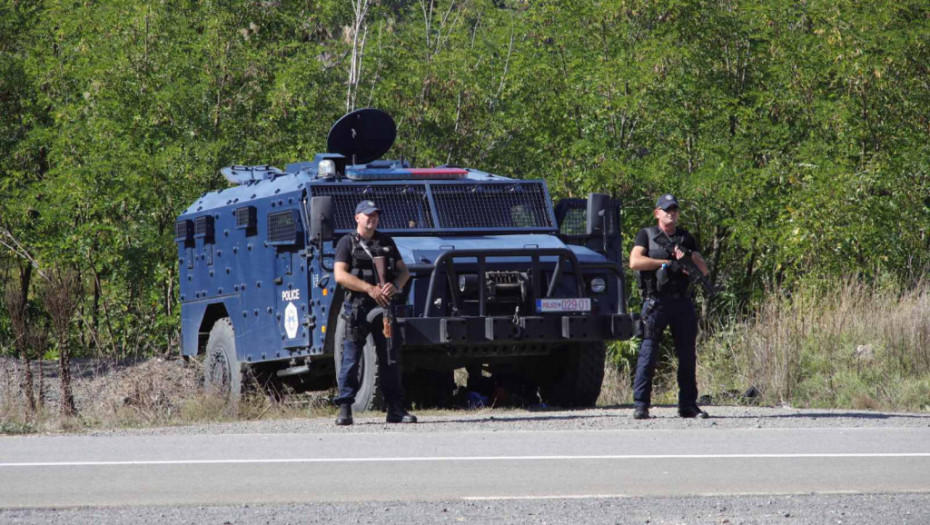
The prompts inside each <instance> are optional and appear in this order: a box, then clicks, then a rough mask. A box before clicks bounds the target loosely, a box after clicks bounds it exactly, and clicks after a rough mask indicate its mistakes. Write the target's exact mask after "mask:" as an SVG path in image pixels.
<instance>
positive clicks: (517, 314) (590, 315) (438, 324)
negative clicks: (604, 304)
mask: <svg viewBox="0 0 930 525" xmlns="http://www.w3.org/2000/svg"><path fill="white" fill-rule="evenodd" d="M492 257H493V258H502V257H515V258H520V259H522V258H526V259H529V263H530V267H529V268H528V269H527V271H526V272H521V273H525V274H527V275H529V276H530V278H529V279H528V282H527V285H528V288H529V290H528V294H529V300H523V301H522V302H519V303H516V304H514V313H513V314H512V315H488V311H487V310H488V302H489V300H491V301H493V300H494V295H495V294H494V290H493V288H489V287H490V286H491V284H490V283H491V281H492V280H493V279H489V278H488V277H487V276H488V274H491V273H494V272H491V271H489V270H488V261H487V259H488V258H492ZM541 257H557V262H556V264H555V267H554V269H552V270H551V277H550V278H549V280H548V286H547V288H546V290H545V292H543V290H542V284H543V283H542V281H543V279H542V278H541V277H542V276H543V274H544V272H549V270H548V269H546V268H543V265H542V264H541V263H540V258H541ZM456 259H468V262H465V263H464V264H461V263H460V264H459V265H458V266H459V267H458V268H457V265H456V263H455V262H454V261H455V260H456ZM566 263H567V264H566ZM461 266H466V267H469V270H466V272H464V273H463V272H462V271H461ZM582 270H584V271H588V272H590V271H601V272H603V271H607V272H610V273H611V274H612V275H613V277H614V279H615V280H616V281H615V282H616V288H615V290H616V293H617V294H618V295H619V297H618V298H617V302H616V304H617V309H618V310H619V311H618V312H610V313H605V312H597V311H593V312H592V311H586V312H555V313H553V312H540V311H539V310H541V309H540V308H538V307H539V306H540V305H541V304H542V301H559V300H563V301H581V302H584V303H583V304H586V305H588V306H589V308H588V309H589V310H590V309H591V308H590V305H591V304H593V301H592V300H591V299H590V298H588V297H587V294H586V290H585V285H584V278H583V275H582ZM411 272H412V273H413V274H414V275H415V276H424V277H425V274H429V288H428V289H427V293H426V300H425V305H426V308H425V312H424V313H423V315H422V316H405V315H404V313H406V312H398V315H397V326H398V329H399V332H400V335H401V337H402V340H403V342H404V344H405V345H475V344H488V343H492V344H493V343H504V344H507V343H537V342H539V343H557V342H559V341H565V342H568V341H574V342H579V341H604V340H611V339H629V338H630V337H632V336H633V334H634V329H635V326H636V323H637V322H638V316H637V315H635V314H628V313H626V312H625V311H624V305H625V302H626V301H625V299H624V298H623V286H622V279H623V276H622V271H621V269H620V268H619V266H617V265H616V264H613V263H609V262H600V263H595V264H586V265H584V266H583V267H582V266H580V265H579V263H578V260H577V258H576V257H575V254H574V253H573V252H572V251H571V250H569V249H566V248H549V249H532V250H529V249H504V250H449V251H446V252H443V253H442V254H440V255H439V257H437V258H436V261H435V264H433V265H411ZM568 272H571V274H572V277H573V279H574V283H575V285H576V287H575V289H576V291H577V293H576V297H572V298H561V299H560V298H556V297H554V292H555V291H556V290H557V289H558V288H559V284H560V282H561V281H562V279H563V278H564V276H565V274H567V273H568ZM464 275H467V276H469V278H470V280H469V282H472V281H474V280H475V278H477V282H479V283H489V284H488V285H487V286H476V287H475V288H476V289H477V290H475V297H473V299H475V300H474V301H472V302H473V303H477V304H476V305H472V307H471V308H468V306H467V305H466V304H465V303H466V302H467V301H466V300H465V298H463V295H462V293H461V291H463V290H464V285H462V286H461V287H460V286H459V284H460V283H463V282H464V280H461V279H460V276H464ZM443 281H445V282H443ZM440 286H443V287H446V288H445V290H446V291H447V294H448V297H447V302H448V305H447V307H446V308H445V310H451V315H443V314H442V313H441V312H440V311H441V310H442V309H443V308H442V307H441V306H440V304H441V301H434V298H437V296H439V290H440V288H439V287H440ZM524 299H526V298H524ZM475 309H477V311H470V312H469V311H468V310H475ZM521 309H523V310H524V311H527V312H528V313H529V315H521Z"/></svg>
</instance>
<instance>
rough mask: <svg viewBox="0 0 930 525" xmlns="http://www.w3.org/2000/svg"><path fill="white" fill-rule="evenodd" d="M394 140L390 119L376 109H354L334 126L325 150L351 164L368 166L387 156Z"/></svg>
mask: <svg viewBox="0 0 930 525" xmlns="http://www.w3.org/2000/svg"><path fill="white" fill-rule="evenodd" d="M395 138H397V125H396V124H394V119H392V118H391V116H390V115H388V114H387V113H385V112H384V111H381V110H380V109H375V108H364V109H357V110H355V111H353V112H351V113H347V114H345V115H343V116H342V118H340V119H339V120H337V121H336V123H335V124H333V129H331V130H329V137H328V138H327V139H326V148H327V150H328V151H329V152H330V153H339V154H341V155H343V156H345V157H346V158H347V159H349V162H350V163H351V164H367V163H369V162H371V161H373V160H377V159H379V158H380V157H381V155H384V154H385V153H387V150H389V149H391V145H393V144H394V139H395Z"/></svg>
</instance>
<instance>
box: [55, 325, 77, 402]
mask: <svg viewBox="0 0 930 525" xmlns="http://www.w3.org/2000/svg"><path fill="white" fill-rule="evenodd" d="M59 337H60V339H59V341H61V343H60V344H61V349H60V351H59V353H58V376H59V378H60V379H61V399H60V405H59V407H60V413H61V415H62V416H74V415H76V414H77V407H75V405H74V392H73V391H72V389H71V349H70V348H69V347H68V343H67V342H66V341H67V337H68V334H67V333H65V334H60V335H59Z"/></svg>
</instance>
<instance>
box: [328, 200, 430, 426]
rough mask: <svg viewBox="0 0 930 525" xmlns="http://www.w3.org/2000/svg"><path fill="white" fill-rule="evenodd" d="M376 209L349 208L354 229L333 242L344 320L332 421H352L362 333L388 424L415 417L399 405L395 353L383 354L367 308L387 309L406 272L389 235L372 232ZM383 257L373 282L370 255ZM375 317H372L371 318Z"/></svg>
mask: <svg viewBox="0 0 930 525" xmlns="http://www.w3.org/2000/svg"><path fill="white" fill-rule="evenodd" d="M380 216H381V211H380V210H379V209H378V207H377V206H376V205H375V203H374V202H372V201H369V200H365V201H362V202H359V203H358V206H356V208H355V222H356V229H355V231H354V232H352V233H349V234H347V235H345V236H343V237H342V239H340V240H339V243H338V244H337V245H336V259H335V265H334V270H335V271H334V273H335V277H336V282H337V283H339V284H340V285H341V286H342V287H343V288H344V289H345V293H346V295H345V301H344V302H343V311H342V317H343V319H344V320H345V324H346V337H345V344H344V346H343V350H342V363H341V365H342V366H341V368H340V370H339V377H338V378H337V382H338V384H339V396H338V397H337V398H336V399H335V403H336V404H337V405H339V416H338V417H337V418H336V424H337V425H351V424H352V403H354V402H355V395H356V393H358V388H359V378H358V367H359V361H360V359H361V357H362V352H363V349H364V347H365V341H366V339H367V337H368V334H371V336H372V339H374V342H375V348H376V349H377V355H378V374H379V377H380V379H381V392H382V394H383V395H384V400H385V402H386V404H387V422H388V423H416V422H417V418H416V416H414V415H412V414H409V413H407V411H406V409H405V408H404V390H403V387H402V386H401V371H400V357H399V356H392V355H389V353H390V352H391V349H389V348H388V345H387V340H386V339H385V337H384V334H383V328H382V326H383V325H382V323H381V322H377V323H372V321H373V320H374V319H368V315H369V313H370V312H371V311H372V310H373V309H375V308H377V307H381V308H389V307H390V303H391V298H392V297H394V296H395V295H396V294H398V293H399V292H400V291H401V290H403V288H404V285H405V284H407V280H408V279H410V272H409V271H408V270H407V266H406V265H405V264H404V261H403V259H401V257H400V254H399V253H398V251H397V245H396V244H394V240H393V239H391V238H390V237H389V236H387V235H384V234H383V233H381V232H379V231H377V229H376V228H377V227H378V220H379V218H380ZM378 256H384V257H385V259H386V262H387V275H386V276H385V280H386V281H387V282H386V284H385V285H384V286H383V287H382V286H380V285H379V284H378V274H377V272H376V270H375V266H374V263H373V261H372V258H373V257H378ZM375 319H377V317H376V318H375Z"/></svg>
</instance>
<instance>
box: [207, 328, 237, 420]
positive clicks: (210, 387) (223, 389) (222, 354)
mask: <svg viewBox="0 0 930 525" xmlns="http://www.w3.org/2000/svg"><path fill="white" fill-rule="evenodd" d="M203 384H204V388H205V389H206V390H207V392H209V393H216V394H218V395H222V396H224V397H226V398H227V399H228V400H229V402H230V403H233V404H235V403H238V401H239V397H240V396H241V395H242V368H241V366H240V364H239V358H238V356H237V355H236V333H235V331H234V330H233V326H232V322H231V321H230V320H229V318H228V317H224V318H222V319H220V320H218V321H217V322H216V324H214V325H213V329H212V330H210V338H209V339H208V340H207V351H206V356H205V357H204V361H203Z"/></svg>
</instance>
